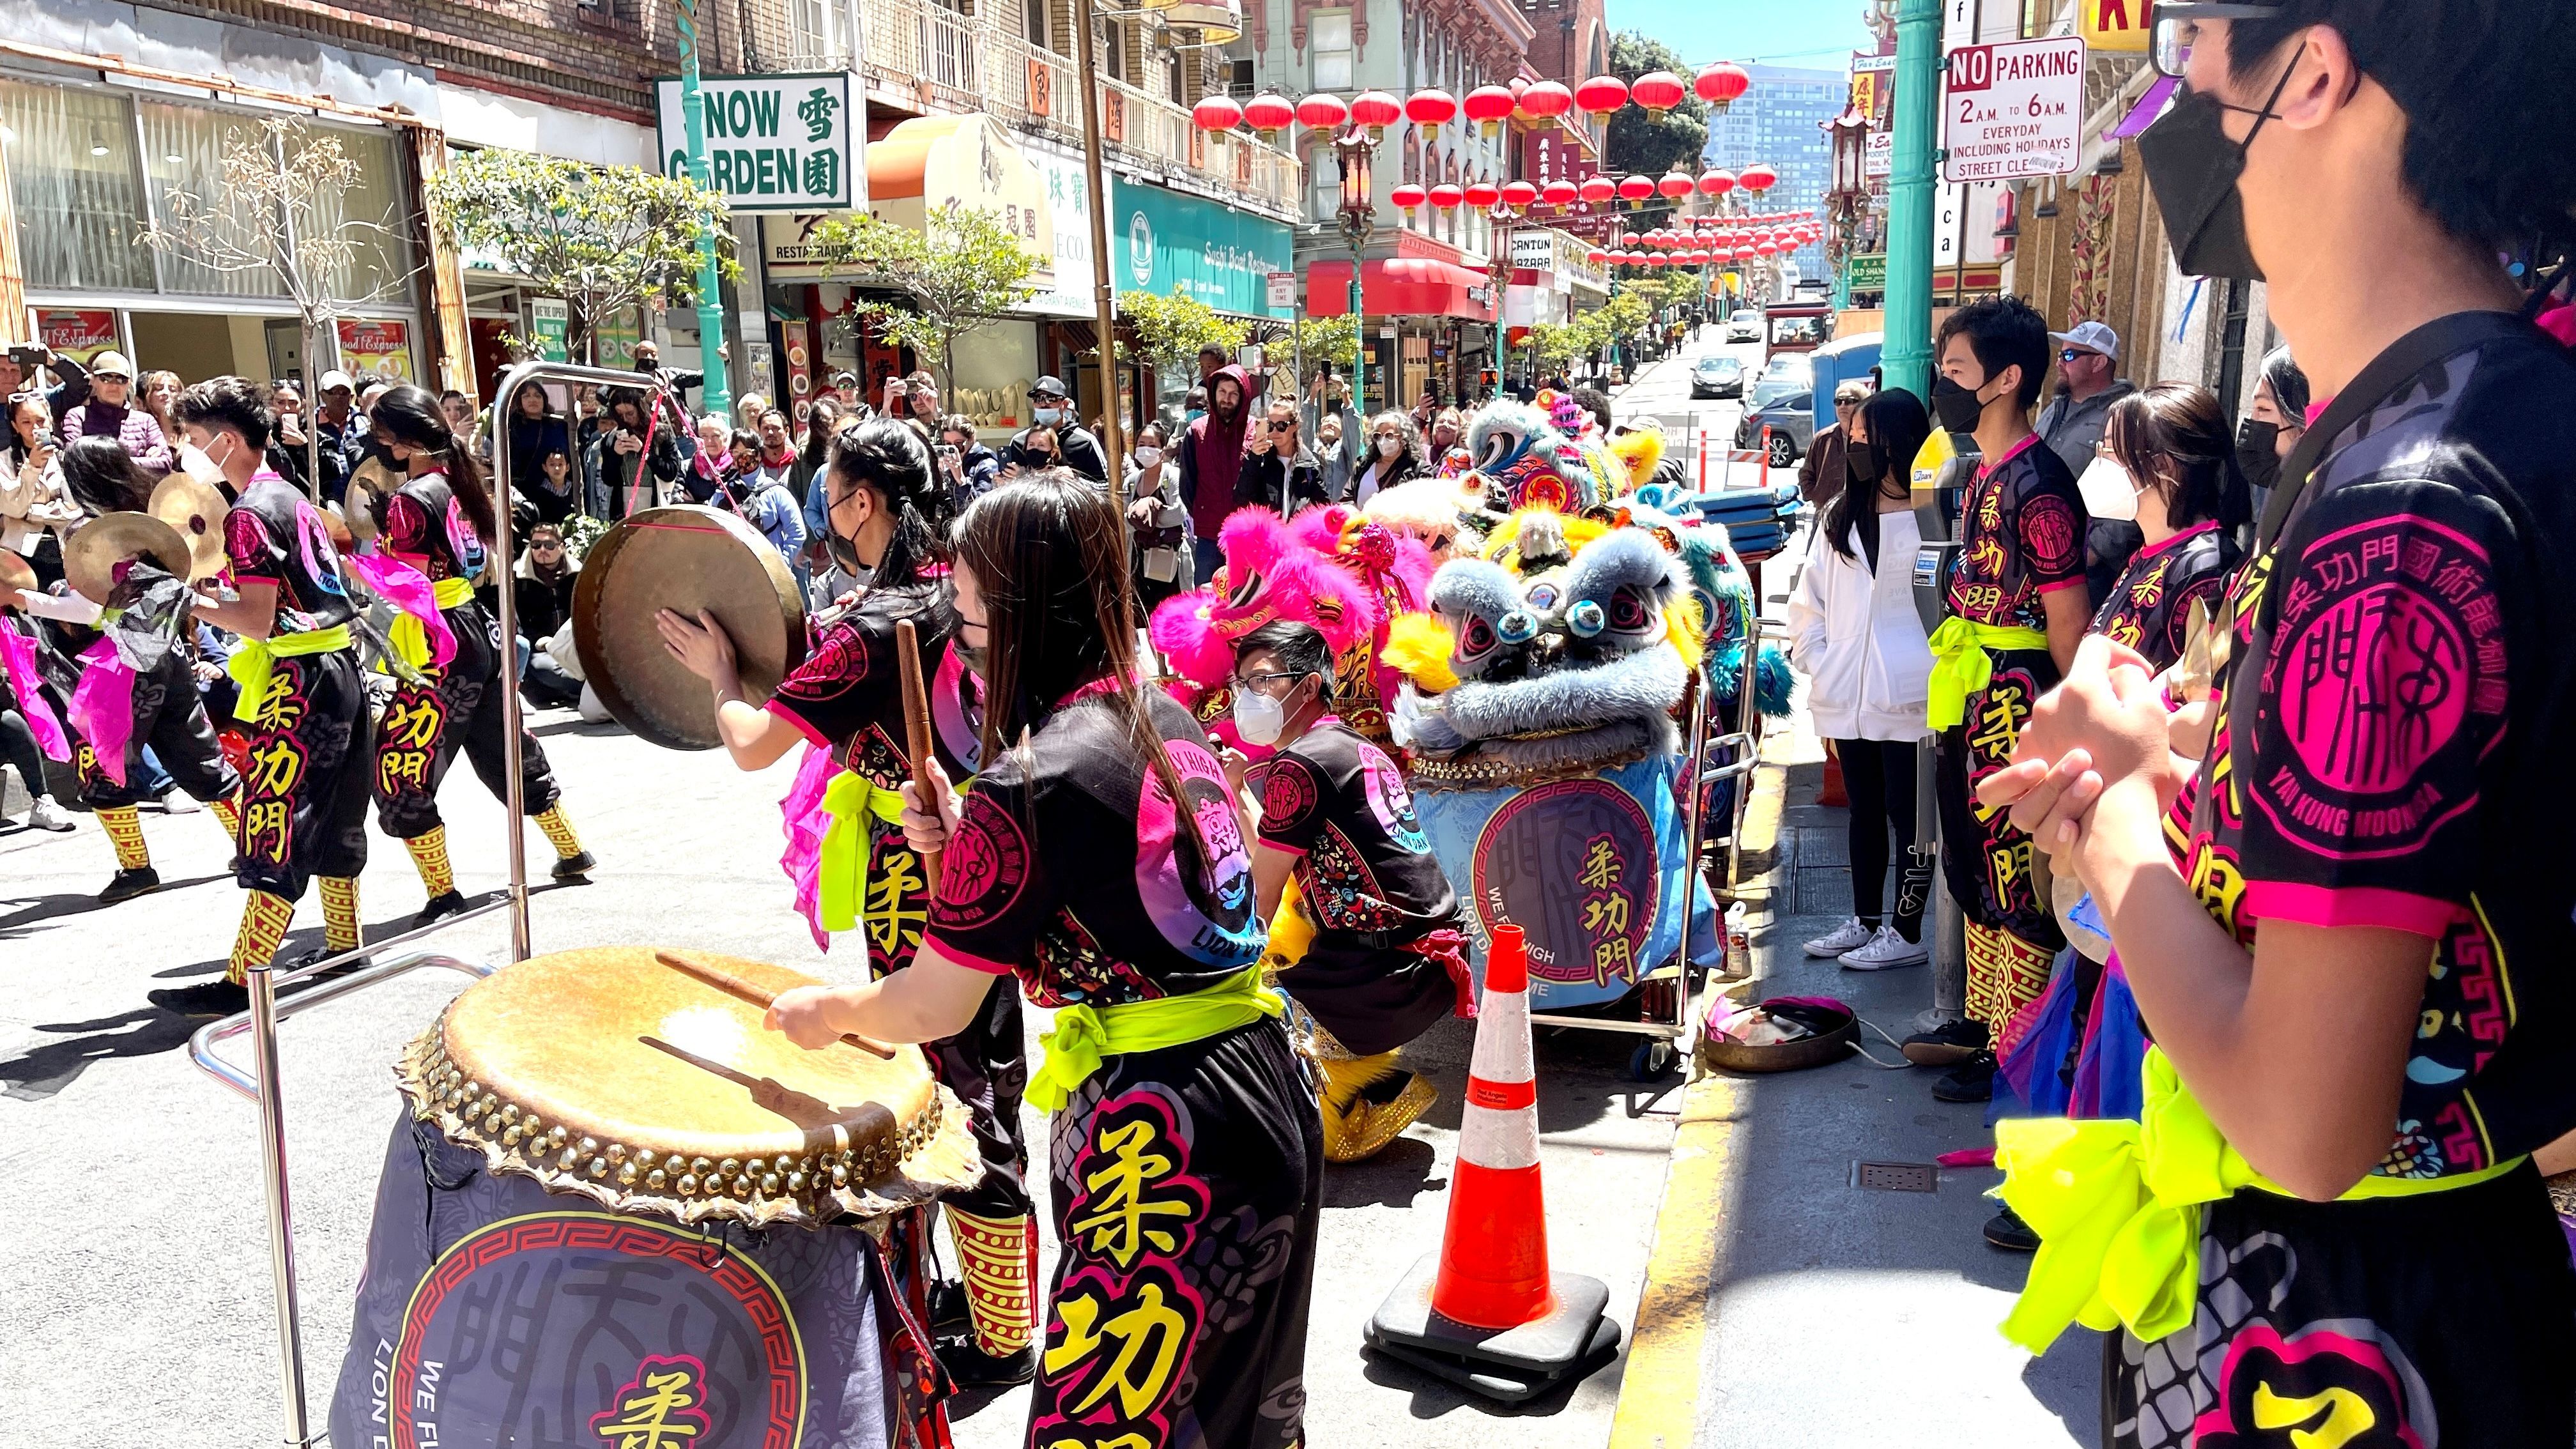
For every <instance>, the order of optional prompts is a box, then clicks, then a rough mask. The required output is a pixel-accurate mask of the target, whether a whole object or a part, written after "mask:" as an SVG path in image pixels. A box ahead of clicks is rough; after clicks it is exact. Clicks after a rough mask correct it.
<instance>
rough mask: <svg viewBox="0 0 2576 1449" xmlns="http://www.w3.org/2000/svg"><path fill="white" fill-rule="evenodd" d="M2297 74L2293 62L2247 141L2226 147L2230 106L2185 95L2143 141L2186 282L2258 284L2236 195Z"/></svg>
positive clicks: (2150, 178)
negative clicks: (2249, 157) (2251, 152)
mask: <svg viewBox="0 0 2576 1449" xmlns="http://www.w3.org/2000/svg"><path fill="white" fill-rule="evenodd" d="M2297 68H2298V65H2297V62H2296V61H2295V60H2293V62H2292V63H2291V66H2290V69H2289V70H2284V71H2282V72H2281V79H2280V80H2279V81H2278V82H2276V83H2274V85H2273V87H2272V95H2271V97H2270V99H2268V100H2266V101H2264V102H2263V109H2261V110H2260V111H2256V112H2253V113H2252V114H2253V115H2254V117H2255V120H2254V129H2253V130H2251V131H2248V132H2246V133H2245V139H2244V140H2242V141H2232V140H2229V139H2228V136H2227V130H2226V127H2225V125H2224V122H2225V121H2226V119H2227V113H2228V112H2229V111H2230V110H2243V109H2244V107H2242V106H2233V107H2231V106H2229V105H2226V104H2225V103H2223V102H2221V101H2220V100H2219V99H2218V98H2217V97H2216V96H2212V95H2202V94H2196V93H2194V92H2192V91H2190V90H2185V91H2184V92H2183V93H2182V95H2181V96H2180V97H2179V98H2177V99H2176V100H2175V101H2174V104H2173V109H2171V110H2169V111H2167V112H2165V114H2164V115H2163V117H2162V118H2160V119H2159V120H2157V122H2156V123H2155V124H2154V125H2152V126H2149V127H2148V128H2147V129H2146V130H2145V131H2144V132H2142V133H2140V135H2139V136H2138V156H2139V159H2141V160H2143V161H2144V162H2146V165H2147V185H2148V186H2149V187H2150V188H2151V189H2152V190H2153V191H2154V192H2155V196H2156V210H2157V211H2158V212H2160V213H2161V214H2162V215H2163V217H2164V223H2165V236H2166V239H2167V240H2169V241H2171V242H2172V243H2173V254H2174V265H2175V266H2176V267H2178V268H2180V269H2181V270H2182V273H2183V275H2184V276H2187V277H2231V278H2234V279H2236V280H2238V281H2244V282H2259V281H2261V280H2263V269H2262V268H2261V267H2260V266H2257V265H2255V262H2254V248H2253V245H2252V243H2250V242H2248V241H2247V240H2246V237H2245V198H2244V196H2243V195H2242V194H2240V193H2239V192H2238V191H2237V189H2236V182H2237V179H2238V178H2239V177H2241V176H2243V175H2244V174H2245V153H2246V151H2247V149H2248V148H2250V147H2251V146H2253V144H2254V138H2255V137H2256V136H2259V135H2261V134H2262V133H2263V123H2264V122H2266V121H2269V120H2271V119H2272V106H2273V104H2274V103H2275V102H2277V101H2279V100H2280V99H2281V92H2282V91H2283V90H2284V89H2286V88H2287V87H2288V86H2289V84H2290V74H2291V71H2294V70H2296V69H2297Z"/></svg>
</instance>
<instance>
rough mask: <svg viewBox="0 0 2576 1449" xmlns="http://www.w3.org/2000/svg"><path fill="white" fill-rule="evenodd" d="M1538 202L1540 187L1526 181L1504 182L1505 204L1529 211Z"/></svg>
mask: <svg viewBox="0 0 2576 1449" xmlns="http://www.w3.org/2000/svg"><path fill="white" fill-rule="evenodd" d="M1537 204H1538V188H1537V187H1535V186H1532V185H1531V184H1530V183H1528V182H1526V181H1506V182H1504V183H1503V205H1505V206H1508V207H1512V208H1515V209H1516V210H1520V211H1527V210H1529V209H1530V208H1531V207H1533V206H1535V205H1537Z"/></svg>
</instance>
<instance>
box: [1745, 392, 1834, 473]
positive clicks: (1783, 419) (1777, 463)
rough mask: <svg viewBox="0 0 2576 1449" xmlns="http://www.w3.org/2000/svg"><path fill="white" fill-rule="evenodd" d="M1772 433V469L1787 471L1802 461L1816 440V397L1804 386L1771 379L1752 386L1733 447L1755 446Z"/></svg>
mask: <svg viewBox="0 0 2576 1449" xmlns="http://www.w3.org/2000/svg"><path fill="white" fill-rule="evenodd" d="M1766 427H1767V428H1769V429H1770V430H1771V459H1770V462H1771V466H1772V467H1774V468H1786V467H1788V466H1789V465H1790V464H1792V463H1795V462H1797V461H1798V460H1799V459H1800V458H1801V457H1804V456H1805V455H1806V452H1807V447H1808V445H1809V444H1810V443H1812V442H1813V441H1814V440H1815V436H1816V395H1815V393H1814V392H1812V391H1810V390H1809V389H1808V388H1807V386H1806V385H1805V384H1803V383H1793V382H1789V381H1787V380H1785V379H1773V380H1769V381H1765V382H1759V383H1756V384H1754V387H1753V400H1752V404H1751V405H1750V406H1748V407H1747V408H1745V410H1744V418H1743V420H1742V421H1741V422H1738V423H1737V424H1736V425H1735V446H1736V447H1738V448H1750V447H1753V446H1755V445H1756V443H1757V442H1758V441H1759V440H1760V438H1761V436H1762V430H1763V429H1764V428H1766Z"/></svg>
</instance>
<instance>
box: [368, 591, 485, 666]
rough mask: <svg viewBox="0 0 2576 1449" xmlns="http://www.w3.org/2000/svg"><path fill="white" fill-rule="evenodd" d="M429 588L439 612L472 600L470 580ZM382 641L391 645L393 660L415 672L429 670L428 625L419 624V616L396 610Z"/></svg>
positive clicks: (472, 592) (472, 593)
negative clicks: (436, 602)
mask: <svg viewBox="0 0 2576 1449" xmlns="http://www.w3.org/2000/svg"><path fill="white" fill-rule="evenodd" d="M429 589H430V595H431V597H432V598H434V599H436V600H437V601H438V607H440V608H442V609H453V608H455V607H457V606H458V605H460V604H467V603H471V602H473V599H474V581H473V580H472V579H440V580H438V581H437V582H436V583H433V584H431V585H430V586H429ZM385 639H386V642H388V643H390V644H391V645H393V650H394V657H395V658H397V659H399V660H401V661H402V662H403V663H405V664H408V665H410V666H411V667H412V668H414V669H426V668H428V667H429V626H428V625H426V624H423V623H422V622H421V621H420V616H419V615H418V614H410V613H405V612H403V611H401V610H396V611H395V612H394V622H393V627H392V628H390V629H387V630H386V631H385Z"/></svg>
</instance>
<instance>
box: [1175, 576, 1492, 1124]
mask: <svg viewBox="0 0 2576 1449" xmlns="http://www.w3.org/2000/svg"><path fill="white" fill-rule="evenodd" d="M1232 683H1233V693H1234V722H1235V727H1236V728H1237V729H1238V730H1240V731H1241V732H1242V734H1243V738H1244V740H1245V742H1246V743H1248V744H1254V745H1274V746H1276V747H1277V749H1278V753H1277V754H1276V755H1273V756H1272V757H1271V758H1269V759H1267V760H1264V761H1262V762H1260V763H1259V764H1253V765H1247V764H1246V763H1245V762H1244V757H1243V756H1242V755H1241V754H1240V753H1238V752H1236V751H1233V750H1228V751H1226V752H1225V756H1224V758H1225V767H1226V776H1227V778H1228V779H1229V780H1233V781H1237V782H1238V783H1240V782H1241V781H1243V780H1247V779H1248V780H1250V781H1251V782H1253V785H1254V788H1255V790H1256V792H1257V794H1256V798H1258V799H1259V800H1260V802H1261V811H1260V815H1261V823H1260V828H1259V833H1258V836H1257V838H1256V848H1255V849H1254V850H1253V853H1252V882H1253V887H1254V889H1255V891H1256V892H1258V896H1259V901H1260V913H1261V917H1262V919H1264V920H1266V921H1269V922H1270V923H1271V925H1270V947H1269V950H1268V952H1267V953H1266V954H1265V955H1264V956H1263V958H1262V965H1263V967H1264V968H1265V970H1266V972H1267V973H1268V974H1269V975H1270V977H1271V979H1273V980H1275V981H1276V982H1277V983H1278V984H1279V985H1280V986H1282V987H1284V988H1286V990H1287V992H1288V995H1289V997H1290V998H1291V999H1292V1000H1293V1001H1294V1002H1295V1003H1296V1004H1297V1006H1298V1008H1299V1009H1300V1012H1301V1014H1302V1015H1303V1016H1304V1017H1305V1018H1306V1020H1305V1021H1303V1022H1301V1023H1300V1025H1305V1026H1310V1028H1311V1029H1310V1030H1308V1031H1307V1032H1306V1033H1305V1036H1306V1040H1307V1046H1308V1049H1309V1050H1310V1051H1312V1052H1313V1053H1314V1056H1315V1060H1316V1064H1317V1065H1318V1066H1320V1067H1321V1068H1322V1069H1323V1073H1324V1083H1325V1087H1324V1156H1325V1157H1326V1158H1327V1159H1329V1160H1330V1161H1334V1162H1358V1161H1360V1160H1362V1159H1364V1158H1368V1157H1372V1156H1375V1155H1376V1154H1377V1153H1379V1152H1381V1151H1383V1150H1384V1149H1385V1147H1386V1145H1387V1144H1388V1143H1389V1142H1392V1141H1394V1140H1395V1139H1396V1137H1397V1136H1398V1135H1400V1134H1401V1133H1402V1132H1403V1131H1404V1129H1405V1128H1407V1127H1409V1126H1411V1125H1413V1122H1414V1119H1416V1118H1418V1117H1420V1116H1421V1115H1422V1113H1423V1111H1424V1110H1425V1109H1427V1108H1428V1107H1430V1105H1431V1104H1432V1103H1433V1102H1435V1101H1437V1100H1439V1096H1440V1093H1439V1091H1438V1089H1437V1088H1435V1087H1433V1086H1432V1085H1431V1083H1430V1082H1429V1081H1428V1080H1426V1079H1424V1078H1422V1077H1419V1076H1416V1075H1414V1074H1413V1073H1411V1072H1408V1071H1404V1070H1402V1069H1401V1068H1399V1067H1397V1066H1396V1064H1395V1053H1396V1049H1397V1048H1399V1047H1401V1046H1403V1045H1404V1044H1405V1043H1406V1042H1409V1041H1411V1040H1413V1039H1414V1038H1415V1037H1417V1036H1420V1035H1421V1034H1422V1033H1423V1032H1425V1031H1427V1030H1429V1029H1430V1028H1431V1027H1432V1026H1433V1025H1434V1024H1435V1023H1437V1022H1438V1021H1439V1020H1440V1019H1441V1018H1442V1017H1445V1016H1448V1015H1450V1014H1451V1013H1452V1012H1455V1013H1456V1014H1458V1015H1460V1016H1473V1015H1475V989H1474V985H1473V982H1472V981H1471V979H1470V977H1469V975H1468V971H1467V955H1466V950H1467V942H1466V937H1465V936H1464V935H1463V934H1462V933H1461V932H1460V930H1459V917H1458V895H1457V892H1456V891H1455V890H1453V889H1451V887H1450V885H1449V877H1447V876H1446V875H1443V874H1442V873H1441V871H1440V862H1439V861H1438V860H1437V859H1436V858H1434V857H1433V855H1432V854H1431V842H1430V840H1429V839H1428V838H1427V837H1425V836H1424V835H1423V833H1422V826H1421V823H1420V822H1419V821H1417V820H1416V819H1415V818H1414V814H1413V798H1412V796H1411V795H1410V794H1409V793H1408V792H1407V791H1406V790H1405V788H1404V772H1403V771H1402V770H1401V769H1398V768H1397V767H1396V763H1395V761H1394V760H1392V759H1390V758H1388V757H1387V754H1386V752H1385V751H1384V750H1381V749H1379V748H1378V747H1377V746H1376V745H1373V744H1371V743H1369V742H1368V741H1367V740H1365V739H1362V738H1361V737H1360V736H1359V734H1358V732H1357V731H1355V730H1353V729H1352V728H1351V727H1350V726H1348V725H1346V724H1343V723H1342V722H1341V720H1339V719H1338V718H1336V717H1334V715H1333V714H1332V713H1331V708H1330V706H1331V701H1332V698H1333V651H1332V646H1331V644H1329V643H1327V642H1326V641H1325V639H1324V635H1323V631H1321V630H1319V629H1317V628H1316V627H1315V626H1314V625H1312V624H1306V623H1300V622H1298V621H1296V620H1293V619H1283V620H1280V621H1279V622H1277V623H1272V624H1265V625H1263V626H1261V627H1260V628H1258V629H1255V630H1253V631H1252V632H1251V633H1249V634H1247V635H1245V636H1244V637H1243V642H1241V643H1240V644H1237V645H1236V646H1235V652H1234V679H1233V681H1232ZM1246 833H1247V834H1249V833H1251V832H1250V831H1249V830H1248V829H1247V832H1246Z"/></svg>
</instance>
